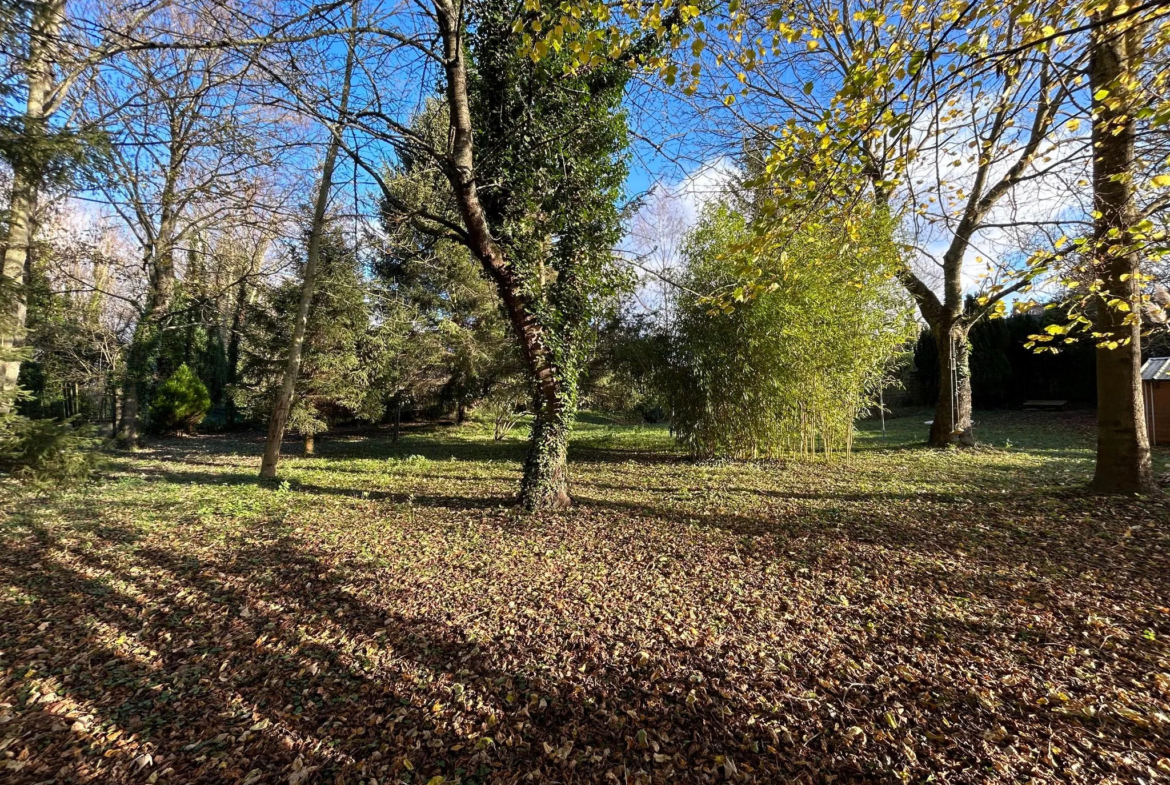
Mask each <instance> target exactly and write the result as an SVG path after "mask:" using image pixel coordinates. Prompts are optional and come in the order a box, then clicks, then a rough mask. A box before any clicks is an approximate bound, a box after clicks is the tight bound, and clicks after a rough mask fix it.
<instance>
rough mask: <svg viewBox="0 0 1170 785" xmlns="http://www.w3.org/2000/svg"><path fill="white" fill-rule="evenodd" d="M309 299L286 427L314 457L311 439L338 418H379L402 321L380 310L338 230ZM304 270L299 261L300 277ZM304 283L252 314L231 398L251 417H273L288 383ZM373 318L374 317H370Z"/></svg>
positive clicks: (323, 241) (322, 244)
mask: <svg viewBox="0 0 1170 785" xmlns="http://www.w3.org/2000/svg"><path fill="white" fill-rule="evenodd" d="M317 251H318V253H317V270H316V273H315V278H316V282H315V285H314V287H313V301H312V302H311V303H310V306H309V309H308V318H307V320H306V323H305V327H304V337H303V341H302V351H301V356H300V365H299V368H298V372H297V388H296V395H295V396H294V398H293V400H292V402H291V404H290V407H289V412H288V419H287V423H288V427H290V428H292V429H293V430H295V431H296V432H297V433H298V434H299V435H300V436H301V438H302V440H303V443H304V454H305V455H312V454H313V452H314V449H315V437H316V435H317V434H319V433H321V432H323V431H325V430H327V429H328V427H329V425H330V424H331V423H333V422H336V421H338V420H346V419H361V420H369V421H372V420H377V419H378V418H379V417H380V416H381V415H382V412H383V410H384V407H385V403H386V399H387V397H388V396H387V387H388V386H389V385H388V384H387V382H388V379H387V376H388V375H390V374H391V373H392V372H391V366H392V365H393V364H394V363H395V362H396V360H397V357H398V355H399V353H400V352H401V350H402V348H403V347H402V344H403V343H404V340H403V338H404V337H405V336H404V335H403V333H402V332H401V328H402V324H401V323H400V322H399V321H398V320H395V319H388V318H386V315H387V314H386V313H385V311H384V310H383V311H382V312H381V313H379V312H378V309H377V307H376V306H375V304H374V302H375V299H376V295H377V293H376V291H375V290H373V289H372V288H371V286H370V284H369V283H368V282H367V280H366V278H365V271H364V269H363V265H362V264H361V262H360V260H359V258H358V249H357V248H356V247H355V246H354V245H352V244H351V243H349V242H347V240H346V238H345V237H344V236H343V233H342V232H341V231H340V230H339V229H337V228H336V227H332V228H326V230H325V231H324V232H323V234H322V235H321V238H320V240H319V244H318V249H317ZM307 266H308V261H307V257H306V258H305V260H304V261H303V262H302V263H301V265H300V268H301V272H302V275H303V274H304V270H305V268H306V267H307ZM304 290H305V287H304V282H303V280H291V281H285V282H284V283H282V284H280V285H278V286H277V287H275V288H274V289H272V290H270V291H268V292H266V293H265V296H264V297H263V298H262V300H261V301H260V302H258V303H257V304H256V305H255V306H254V307H253V308H252V309H251V311H252V312H251V313H250V314H249V318H248V327H247V338H246V340H245V341H244V347H243V350H244V353H245V361H244V364H243V369H242V374H241V380H240V383H239V384H237V385H236V386H235V388H234V389H233V395H234V397H235V399H236V400H237V402H238V403H239V405H240V406H241V408H242V409H243V410H245V411H247V412H250V413H251V414H252V418H253V419H254V420H259V421H263V420H266V419H270V418H271V413H272V411H273V409H274V408H275V404H276V402H277V401H278V397H279V396H280V395H281V393H282V384H283V381H284V379H285V378H286V376H285V374H286V372H287V358H286V356H285V352H286V351H287V347H288V335H289V333H290V332H291V331H292V330H293V329H294V326H295V323H296V319H298V318H299V315H300V310H299V307H298V306H299V302H300V299H301V297H302V294H303V292H304ZM376 315H377V316H376Z"/></svg>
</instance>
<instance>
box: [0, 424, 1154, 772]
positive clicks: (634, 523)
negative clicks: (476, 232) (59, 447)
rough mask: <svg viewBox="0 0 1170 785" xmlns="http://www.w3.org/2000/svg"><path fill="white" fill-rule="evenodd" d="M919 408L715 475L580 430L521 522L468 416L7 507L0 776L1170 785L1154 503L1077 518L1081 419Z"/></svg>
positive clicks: (200, 458) (143, 473)
mask: <svg viewBox="0 0 1170 785" xmlns="http://www.w3.org/2000/svg"><path fill="white" fill-rule="evenodd" d="M923 419H925V417H924V416H923V415H921V414H912V415H911V416H907V417H904V418H901V419H897V420H893V421H892V422H891V423H890V431H889V433H888V435H886V436H884V437H883V436H882V435H881V434H880V431H879V430H877V428H878V426H877V424H876V423H866V424H865V426H864V427H865V429H866V432H865V433H864V434H863V435H862V437H861V438H860V439H859V443H858V445H857V451H856V452H855V453H854V454H853V455H852V456H851V457H848V458H838V459H835V460H832V461H823V460H818V461H812V462H806V463H799V462H760V463H732V462H710V461H706V462H704V461H692V460H689V459H687V458H686V457H685V456H683V455H681V454H679V453H678V452H677V451H676V450H674V449H673V448H672V446H671V442H670V439H669V435H668V434H667V433H666V431H665V430H664V429H662V428H660V427H626V426H618V425H612V424H609V423H607V422H606V421H605V420H604V419H603V418H585V421H584V422H582V424H581V426H580V427H579V428H578V430H577V434H576V437H575V441H574V444H573V450H572V452H573V462H572V492H573V495H574V498H575V500H576V506H575V507H574V508H573V509H571V510H568V511H565V512H558V513H555V514H542V515H535V516H526V515H521V514H518V513H517V512H516V511H514V509H513V508H512V507H511V506H510V505H509V498H510V496H511V494H512V493H514V491H515V490H516V488H517V486H518V480H519V460H520V458H521V456H522V452H523V443H522V441H521V440H520V439H513V440H510V441H507V442H504V443H500V444H497V443H493V442H492V441H491V440H490V438H488V437H487V436H486V435H485V434H486V431H485V430H484V429H482V428H480V427H478V426H475V425H470V426H467V427H459V428H457V427H455V426H447V427H435V428H429V429H426V428H417V429H414V430H412V431H410V432H409V433H408V435H407V436H406V437H405V438H404V440H403V441H402V442H401V443H400V444H399V445H397V446H395V445H392V444H391V443H390V439H389V438H388V435H387V434H386V433H385V432H384V431H371V432H367V433H358V432H347V433H337V434H334V435H332V436H326V437H325V438H322V439H321V440H319V442H318V450H319V456H318V457H316V458H312V459H290V460H287V461H286V462H285V463H284V464H282V466H281V474H282V477H283V478H284V482H282V483H280V484H276V485H268V486H264V485H258V484H257V483H256V481H255V479H254V478H255V474H256V470H257V467H258V465H259V455H260V451H261V447H262V444H261V442H262V439H261V437H259V436H255V435H247V436H205V437H198V438H187V439H177V440H170V441H161V442H158V443H156V444H154V445H153V446H152V447H151V449H149V450H148V451H146V452H143V453H141V454H138V455H135V456H134V457H132V458H130V457H126V456H122V457H115V458H113V459H112V462H111V464H110V465H109V467H108V470H107V472H106V476H105V478H104V479H103V480H102V481H100V482H99V483H97V484H95V485H92V486H90V487H88V488H85V489H83V490H81V491H75V492H63V491H62V492H58V493H55V494H52V495H49V496H47V497H46V496H33V495H29V494H23V495H21V494H16V495H15V496H13V497H12V498H10V499H9V500H8V501H7V502H6V503H5V506H4V511H3V513H0V518H2V520H3V523H2V528H0V538H2V539H0V781H3V782H4V783H8V784H11V785H17V784H22V783H34V782H61V783H66V782H94V783H145V782H158V783H213V782H214V783H219V782H225V783H226V782H244V783H289V784H290V785H296V784H297V783H342V782H344V783H354V784H355V785H356V783H363V782H364V783H366V784H367V785H373V783H378V785H384V784H385V783H398V782H408V783H445V784H446V785H451V784H452V783H481V782H484V783H486V782H500V783H509V782H519V781H525V782H549V783H589V782H599V783H606V782H610V783H639V782H654V783H657V782H726V781H731V782H756V783H778V782H862V781H865V782H898V781H905V782H926V781H933V782H947V783H960V782H963V783H977V782H978V783H984V782H1004V783H1007V782H1013V783H1014V782H1024V781H1029V780H1031V781H1034V782H1083V783H1102V782H1113V783H1138V782H1154V781H1165V780H1167V779H1170V645H1168V642H1170V608H1168V606H1170V510H1168V509H1167V504H1168V502H1167V501H1166V500H1165V499H1162V498H1143V499H1138V498H1132V499H1112V500H1110V499H1104V498H1100V497H1092V496H1089V495H1087V494H1086V493H1085V491H1084V486H1085V483H1086V482H1087V479H1088V477H1089V475H1090V473H1091V470H1092V450H1091V447H1092V427H1091V421H1090V419H1089V418H1088V417H1087V416H1086V415H1084V414H1078V413H1071V414H1044V413H1037V414H1019V413H999V414H992V413H987V414H981V415H979V416H978V418H977V419H978V421H979V422H978V425H977V427H978V428H979V434H980V437H981V438H982V439H983V440H984V441H985V442H986V443H987V444H986V446H984V447H982V448H980V449H978V450H975V451H969V452H956V451H934V450H928V449H925V448H921V447H918V446H914V445H913V444H912V442H914V441H915V440H919V439H921V438H923V436H924V434H925V427H924V426H923V425H922V420H923ZM288 449H289V450H290V451H291V450H293V449H294V448H293V445H292V444H291V443H290V444H289V445H288ZM1162 458H1163V456H1159V459H1160V462H1161V460H1162ZM10 493H11V489H10Z"/></svg>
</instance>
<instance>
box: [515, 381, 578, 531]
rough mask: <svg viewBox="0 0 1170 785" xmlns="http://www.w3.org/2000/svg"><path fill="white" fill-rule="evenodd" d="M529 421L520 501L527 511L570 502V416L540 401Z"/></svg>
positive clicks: (566, 505) (560, 506) (549, 508)
mask: <svg viewBox="0 0 1170 785" xmlns="http://www.w3.org/2000/svg"><path fill="white" fill-rule="evenodd" d="M542 403H543V405H541V406H540V407H539V408H538V409H537V412H536V418H535V419H534V420H533V423H532V437H531V442H530V443H529V445H528V457H527V458H526V459H525V461H524V479H523V480H522V481H521V483H520V504H521V506H523V507H524V508H525V509H526V510H552V509H561V508H564V507H568V506H570V505H571V504H572V500H571V499H570V497H569V467H568V457H569V426H570V423H571V421H572V415H571V413H570V412H568V411H566V410H565V409H564V408H562V407H559V406H557V407H553V406H550V405H549V404H548V403H547V402H542Z"/></svg>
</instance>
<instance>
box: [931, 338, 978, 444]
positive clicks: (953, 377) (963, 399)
mask: <svg viewBox="0 0 1170 785" xmlns="http://www.w3.org/2000/svg"><path fill="white" fill-rule="evenodd" d="M934 343H935V347H936V348H937V350H938V373H939V378H938V403H937V404H936V405H935V408H934V422H933V423H932V424H931V426H930V444H931V446H933V447H948V446H951V445H955V446H957V447H972V446H974V444H975V431H974V427H973V424H972V422H971V362H970V357H971V350H970V344H969V343H968V342H967V328H965V327H963V326H959V325H956V326H953V327H951V328H950V329H947V328H946V327H945V326H944V325H941V324H940V325H939V326H938V328H936V329H934Z"/></svg>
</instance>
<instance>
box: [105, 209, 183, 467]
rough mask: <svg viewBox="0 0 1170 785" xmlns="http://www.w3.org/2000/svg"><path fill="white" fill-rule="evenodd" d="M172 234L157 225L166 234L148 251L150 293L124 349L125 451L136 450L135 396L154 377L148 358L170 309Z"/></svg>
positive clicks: (137, 410) (122, 435)
mask: <svg viewBox="0 0 1170 785" xmlns="http://www.w3.org/2000/svg"><path fill="white" fill-rule="evenodd" d="M172 231H173V224H172V223H171V222H170V221H168V220H164V221H163V222H162V223H161V229H160V233H159V234H160V237H161V236H163V232H167V233H168V234H167V235H166V237H167V238H168V239H167V241H166V242H165V243H161V244H160V243H157V242H156V245H155V247H154V248H153V249H152V250H151V254H150V260H149V263H148V264H149V267H150V271H151V274H150V281H149V286H150V292H149V294H148V295H147V297H148V300H147V307H146V309H145V310H144V311H143V313H142V314H141V315H140V316H139V317H138V324H137V325H135V327H134V335H133V337H132V338H131V339H130V345H129V346H128V347H127V349H126V368H125V370H124V371H123V373H122V417H121V421H122V422H121V430H120V431H119V433H118V441H119V442H120V443H121V445H122V447H123V448H124V449H127V450H136V449H138V439H139V436H140V433H139V430H140V428H141V424H140V417H141V413H142V407H141V405H140V403H139V396H140V395H141V392H142V389H141V388H142V387H143V386H144V385H146V384H147V383H148V382H150V380H151V379H152V378H153V377H154V368H153V367H152V365H151V355H153V354H154V347H155V343H156V341H157V338H158V329H159V327H160V326H161V325H162V322H163V320H164V319H165V317H166V314H167V311H169V310H170V307H171V298H172V296H173V294H174V290H175V265H174V258H173V257H172V254H173V253H174V246H173V245H172V244H171V240H170V238H171V237H173V235H172V234H169V233H170V232H172Z"/></svg>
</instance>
